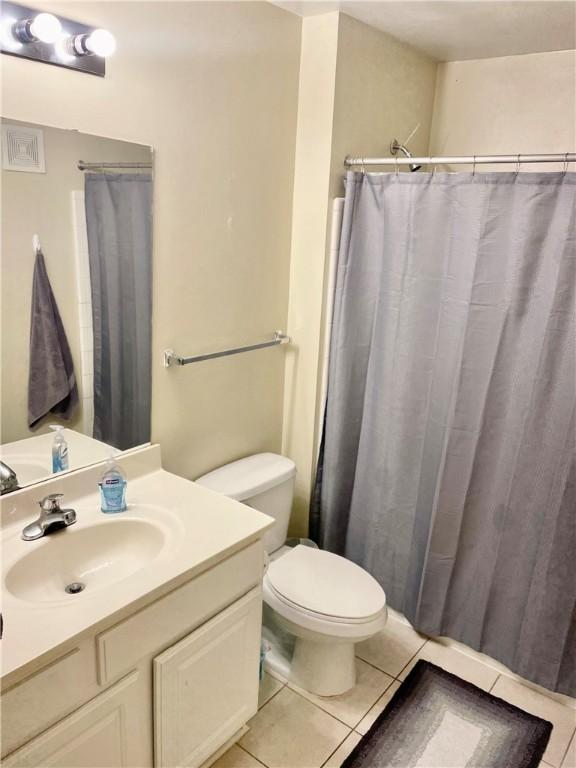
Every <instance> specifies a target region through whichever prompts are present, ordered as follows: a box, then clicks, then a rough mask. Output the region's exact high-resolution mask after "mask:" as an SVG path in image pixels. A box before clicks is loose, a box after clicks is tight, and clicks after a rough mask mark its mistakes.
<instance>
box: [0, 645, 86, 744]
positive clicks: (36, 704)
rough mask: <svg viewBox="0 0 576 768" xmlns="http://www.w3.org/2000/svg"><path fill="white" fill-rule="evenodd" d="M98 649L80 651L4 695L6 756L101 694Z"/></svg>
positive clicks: (15, 686) (29, 678)
mask: <svg viewBox="0 0 576 768" xmlns="http://www.w3.org/2000/svg"><path fill="white" fill-rule="evenodd" d="M95 667H96V665H95V658H94V645H93V643H91V642H89V641H85V642H84V643H82V644H81V645H80V646H79V647H78V648H74V649H73V650H71V651H70V652H69V653H67V654H66V655H64V656H61V657H60V658H59V659H56V660H55V661H53V662H51V663H50V664H48V665H47V666H45V667H44V668H42V669H40V670H38V671H37V672H35V673H34V674H32V675H30V677H27V678H26V679H25V680H22V681H21V682H20V683H17V684H16V685H14V686H13V687H12V688H8V689H7V690H5V691H3V693H2V700H1V701H2V754H6V752H11V751H12V750H14V749H16V748H17V747H19V746H20V745H21V744H24V743H25V742H26V741H28V740H29V739H31V738H32V737H33V736H36V734H38V733H41V732H42V731H43V730H45V729H46V728H48V726H50V725H52V724H53V723H55V722H57V721H58V720H59V719H60V718H62V717H64V715H67V714H68V713H69V712H71V711H72V710H74V709H75V708H76V707H77V706H78V704H81V703H82V702H83V701H86V700H87V699H89V698H90V696H94V695H95V694H96V693H97V690H98V688H97V684H96V668H95Z"/></svg>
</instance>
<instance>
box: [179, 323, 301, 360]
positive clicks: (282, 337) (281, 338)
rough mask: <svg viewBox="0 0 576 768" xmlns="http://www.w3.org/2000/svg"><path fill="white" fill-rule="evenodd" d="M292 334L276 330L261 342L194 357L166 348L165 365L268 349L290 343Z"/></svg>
mask: <svg viewBox="0 0 576 768" xmlns="http://www.w3.org/2000/svg"><path fill="white" fill-rule="evenodd" d="M289 343H290V336H286V334H285V333H284V331H275V332H274V338H273V339H270V340H269V341H261V342H260V343H259V344H248V346H246V347H233V348H232V349H223V350H222V351H221V352H209V353H207V354H205V355H193V356H192V357H180V355H177V354H176V353H175V352H174V350H173V349H165V350H164V367H165V368H170V367H172V366H173V365H188V364H189V363H201V362H202V361H203V360H214V359H215V358H217V357H229V356H230V355H239V354H240V353H241V352H252V351H253V350H255V349H266V347H276V346H278V345H279V344H289Z"/></svg>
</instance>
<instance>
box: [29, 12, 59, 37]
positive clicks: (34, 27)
mask: <svg viewBox="0 0 576 768" xmlns="http://www.w3.org/2000/svg"><path fill="white" fill-rule="evenodd" d="M61 31H62V25H61V24H60V20H59V19H57V18H56V16H54V15H53V14H52V13H39V14H38V16H36V17H35V18H34V19H33V20H32V23H31V24H30V33H31V34H32V35H33V37H35V38H36V39H37V40H40V41H41V42H43V43H55V42H56V40H58V38H59V37H60V33H61Z"/></svg>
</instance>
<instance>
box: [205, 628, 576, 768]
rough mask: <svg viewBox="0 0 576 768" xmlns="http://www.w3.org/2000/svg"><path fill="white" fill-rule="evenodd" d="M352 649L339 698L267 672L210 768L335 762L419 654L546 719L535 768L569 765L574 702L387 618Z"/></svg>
mask: <svg viewBox="0 0 576 768" xmlns="http://www.w3.org/2000/svg"><path fill="white" fill-rule="evenodd" d="M357 655H358V658H357V665H358V685H357V686H356V688H354V690H352V691H350V693H348V694H344V695H343V696H336V697H331V698H321V697H320V696H314V695H312V694H310V693H307V692H306V691H303V690H301V689H299V688H297V687H295V686H293V685H291V684H289V683H288V684H287V683H286V682H285V681H283V680H280V679H277V678H275V677H273V676H272V675H270V674H268V673H266V675H265V677H264V680H263V681H262V684H261V686H260V700H259V711H258V714H257V715H255V717H253V718H252V720H251V721H250V723H249V724H248V725H249V727H250V730H249V731H248V733H246V734H245V735H244V736H243V737H242V739H241V740H240V741H239V743H238V744H236V745H235V746H233V747H232V748H231V749H230V750H228V752H226V754H225V755H223V756H222V757H221V758H220V759H219V760H218V761H217V762H216V763H215V764H214V768H262V766H266V768H339V766H340V765H341V764H342V762H343V761H344V759H345V758H346V757H347V755H349V754H350V752H351V751H352V749H353V748H354V747H355V746H356V744H357V743H358V742H359V741H360V739H361V738H362V734H364V733H366V732H367V731H368V729H369V728H370V726H371V725H372V723H373V722H374V721H375V720H376V718H377V717H378V715H379V714H380V712H382V710H383V709H384V708H385V707H386V705H387V704H388V702H389V701H390V699H391V698H392V696H393V695H394V693H395V692H396V690H398V688H399V687H400V685H401V682H402V680H404V678H405V677H406V675H407V674H408V672H409V671H410V669H411V668H412V667H413V665H414V664H415V663H416V661H417V660H418V659H426V660H428V661H431V662H433V663H434V664H437V665H438V666H440V667H444V669H447V670H448V671H449V672H453V673H454V674H456V675H458V676H459V677H461V678H463V679H464V680H469V681H470V682H472V683H474V685H477V686H479V687H480V688H483V689H484V690H486V691H491V692H492V693H493V694H494V695H496V696H498V697H500V698H502V699H505V700H507V701H509V702H511V703H512V704H515V705H517V706H519V707H521V708H522V709H525V710H526V711H527V712H532V713H533V714H535V715H539V716H540V717H543V718H545V719H546V720H549V721H550V722H552V724H553V725H554V729H553V731H552V736H551V738H550V742H549V744H548V748H547V750H546V753H545V755H544V761H543V762H542V763H541V768H549V766H552V768H576V733H575V731H576V709H575V708H571V707H570V706H568V705H566V704H564V703H561V702H559V701H557V700H555V699H553V698H550V697H548V696H546V695H545V694H543V693H540V692H537V691H535V690H534V689H532V688H529V687H527V686H525V685H523V684H522V683H521V682H519V681H517V680H516V679H513V678H511V677H508V676H506V675H503V674H500V672H499V670H498V669H495V668H494V667H492V666H489V665H488V664H485V663H484V662H483V661H481V660H479V659H476V658H473V657H472V656H469V655H467V654H465V653H462V652H461V651H460V650H459V649H456V648H453V647H448V646H446V645H443V644H441V643H439V642H437V641H436V640H432V639H430V640H429V639H427V638H426V637H423V636H421V635H419V634H418V633H417V632H415V631H414V630H413V629H412V627H410V626H409V625H408V624H407V623H405V622H404V621H402V620H401V619H399V618H397V617H394V616H391V617H390V618H389V620H388V623H387V625H386V628H385V630H384V632H382V634H380V635H378V636H377V637H375V638H373V639H372V640H369V641H368V642H366V643H362V644H361V645H360V646H358V648H357ZM574 704H575V707H576V702H575V703H574Z"/></svg>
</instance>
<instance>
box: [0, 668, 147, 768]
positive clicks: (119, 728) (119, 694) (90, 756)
mask: <svg viewBox="0 0 576 768" xmlns="http://www.w3.org/2000/svg"><path fill="white" fill-rule="evenodd" d="M140 676H141V675H140V673H139V672H138V671H134V672H132V673H131V674H130V675H128V676H127V677H125V678H124V679H123V680H120V681H119V682H118V683H116V684H115V685H113V686H112V687H111V688H109V689H108V690H107V691H104V693H101V694H99V695H98V696H96V698H94V699H92V700H91V701H89V702H88V703H87V704H85V705H84V706H82V707H80V709H78V710H77V711H76V712H74V713H73V714H71V715H69V716H68V717H66V718H64V720H61V721H60V722H59V723H58V724H57V725H55V726H53V727H52V728H49V729H48V730H47V731H46V732H45V733H43V734H42V735H40V736H37V737H36V738H35V739H32V741H30V742H29V743H28V744H26V745H25V746H24V747H22V748H21V749H19V750H17V751H16V752H14V753H13V754H12V755H11V756H9V757H7V758H4V759H3V760H2V765H3V766H5V768H16V766H18V768H20V767H21V766H22V767H23V766H26V768H38V767H39V766H42V768H44V766H46V767H48V766H54V768H80V766H86V767H88V766H91V767H92V766H93V767H94V768H96V767H97V766H102V768H104V766H114V768H116V767H117V766H118V767H120V766H138V765H140V766H145V765H147V764H148V765H149V754H147V752H148V750H147V749H146V741H147V734H146V724H147V716H146V715H147V713H146V703H145V701H143V691H142V689H141V687H139V685H138V682H139V680H138V678H139V677H140Z"/></svg>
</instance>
